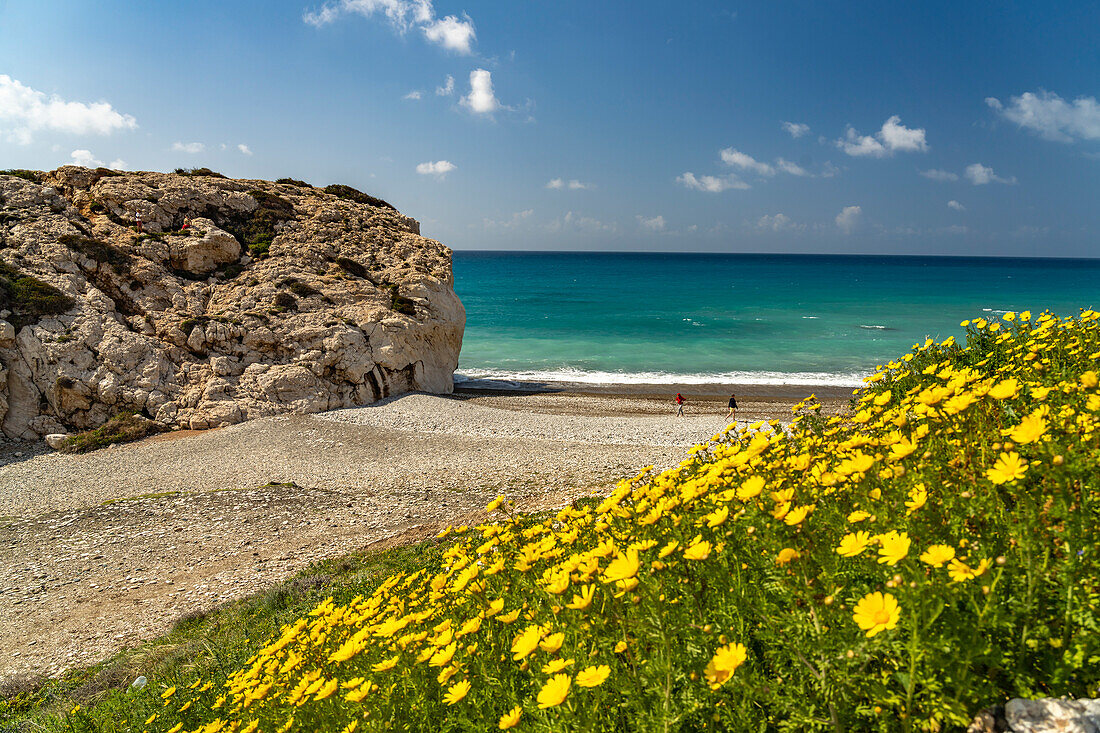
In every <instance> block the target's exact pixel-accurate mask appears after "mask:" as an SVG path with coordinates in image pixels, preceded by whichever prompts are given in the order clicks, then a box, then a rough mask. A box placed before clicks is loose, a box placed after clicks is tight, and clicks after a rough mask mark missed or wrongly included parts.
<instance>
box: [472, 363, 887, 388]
mask: <svg viewBox="0 0 1100 733" xmlns="http://www.w3.org/2000/svg"><path fill="white" fill-rule="evenodd" d="M866 376H867V373H863V372H847V373H834V372H765V371H760V372H751V371H738V372H712V373H701V374H670V373H668V372H604V371H585V370H580V369H569V368H562V369H546V370H516V371H509V370H504V369H466V370H464V371H462V372H456V373H455V384H456V385H461V386H463V387H470V388H474V389H478V388H482V389H489V388H492V389H524V388H527V387H529V386H530V385H531V383H546V382H551V383H554V384H566V385H570V384H576V385H612V384H808V385H814V384H820V385H828V386H833V387H862V386H863V379H864V377H866Z"/></svg>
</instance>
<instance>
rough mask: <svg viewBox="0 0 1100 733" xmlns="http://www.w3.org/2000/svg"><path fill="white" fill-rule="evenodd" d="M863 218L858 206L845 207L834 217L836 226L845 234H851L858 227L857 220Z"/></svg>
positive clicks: (861, 210)
mask: <svg viewBox="0 0 1100 733" xmlns="http://www.w3.org/2000/svg"><path fill="white" fill-rule="evenodd" d="M862 216H863V209H862V208H860V207H859V206H845V207H844V209H843V210H841V212H840V213H839V214H837V215H836V225H837V226H838V227H840V231H842V232H844V233H845V234H851V233H852V232H854V231H855V230H856V227H858V226H859V220H860V218H861V217H862Z"/></svg>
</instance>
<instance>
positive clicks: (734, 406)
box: [726, 394, 737, 423]
mask: <svg viewBox="0 0 1100 733" xmlns="http://www.w3.org/2000/svg"><path fill="white" fill-rule="evenodd" d="M729 406H730V411H729V414H728V415H726V422H727V423H731V422H735V421H736V419H737V418H735V417H734V413H735V412H736V411H737V395H735V394H731V395H730V402H729Z"/></svg>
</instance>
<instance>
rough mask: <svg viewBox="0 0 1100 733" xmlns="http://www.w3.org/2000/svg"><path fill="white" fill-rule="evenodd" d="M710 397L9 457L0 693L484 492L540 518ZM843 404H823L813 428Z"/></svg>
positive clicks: (575, 398) (168, 439)
mask: <svg viewBox="0 0 1100 733" xmlns="http://www.w3.org/2000/svg"><path fill="white" fill-rule="evenodd" d="M724 389H725V388H723V387H719V386H713V387H712V388H710V389H703V388H700V387H699V386H697V385H696V386H692V387H691V388H680V389H676V388H669V387H665V388H663V390H662V391H661V392H660V393H658V392H657V391H656V390H655V389H645V388H639V387H637V386H634V387H631V388H629V389H622V390H618V391H613V390H612V389H611V388H604V389H603V390H602V391H599V392H593V391H589V392H577V391H568V390H566V389H564V388H552V387H551V388H548V387H547V386H546V385H542V386H540V387H538V388H532V389H530V390H501V391H496V390H491V389H490V390H484V389H480V390H461V389H460V390H458V391H457V392H456V394H454V395H448V396H437V395H427V394H410V395H404V396H401V397H396V398H390V399H386V400H383V401H381V402H379V403H376V404H374V405H370V406H367V407H360V408H352V409H346V410H338V411H333V412H328V413H321V414H316V415H287V416H281V417H272V418H263V419H259V420H253V421H250V422H245V423H240V424H237V425H233V426H230V427H226V428H221V429H217V430H208V431H179V432H175V433H168V434H165V435H161V436H155V437H153V438H149V439H146V440H143V441H139V442H137V443H132V444H128V445H120V446H115V447H112V448H108V449H103V450H99V451H95V452H93V453H89V454H85V455H63V454H60V453H54V452H51V451H48V449H45V448H44V447H43V446H41V445H38V444H29V445H28V444H22V445H9V446H7V447H5V448H4V450H3V451H2V452H0V615H2V616H3V617H4V618H5V619H6V620H7V623H5V624H3V625H0V649H3V650H4V651H5V652H6V654H5V655H4V658H3V659H2V660H0V677H6V676H10V675H14V674H20V673H35V674H47V675H57V674H60V673H61V672H62V671H64V670H65V669H67V668H70V667H73V666H79V665H82V664H89V663H93V662H95V661H98V660H100V659H102V658H104V657H106V656H108V655H110V654H112V653H114V652H115V651H117V650H119V649H121V648H123V647H125V646H127V645H131V644H134V643H136V642H138V641H140V640H142V639H148V638H153V637H155V636H158V635H160V634H163V633H164V632H165V631H167V630H168V629H169V628H170V627H171V625H172V623H173V622H174V621H175V620H176V619H178V618H179V617H180V616H182V615H184V614H187V613H190V612H195V611H203V610H209V609H210V608H212V607H214V606H216V605H218V604H220V603H224V602H227V601H229V600H232V599H234V598H240V597H243V596H246V595H249V594H252V593H256V592H260V591H262V590H264V589H265V588H267V587H270V586H271V585H273V584H275V583H278V582H280V581H282V580H284V579H286V578H287V577H289V576H291V575H293V574H294V573H296V572H298V571H300V570H302V569H303V568H305V567H307V566H308V565H309V564H310V563H311V562H314V561H316V560H319V559H322V558H325V557H331V556H335V555H339V554H343V553H347V552H351V551H354V550H358V549H361V548H363V547H367V546H370V545H372V543H378V542H382V541H400V540H395V538H402V537H404V538H409V539H410V540H411V539H418V538H421V537H424V536H429V535H430V534H433V533H434V532H435V531H438V529H439V528H441V527H443V526H445V525H446V524H448V523H451V522H461V521H476V520H477V519H478V518H479V517H481V516H482V515H483V514H482V511H483V507H484V506H485V504H486V503H487V502H488V501H489V500H490V499H491V498H492V497H494V496H496V494H498V493H506V494H508V495H509V497H510V498H513V499H515V500H516V501H517V505H518V506H519V508H521V509H522V510H539V509H545V508H553V507H557V506H561V505H563V504H565V503H567V502H568V501H570V500H572V499H573V498H576V497H578V496H583V495H589V494H595V493H601V492H605V491H606V490H607V489H608V487H610V486H611V485H613V484H614V482H615V481H617V480H618V479H620V478H623V477H627V476H630V475H633V474H634V473H635V472H636V471H637V470H638V469H639V468H641V467H642V466H645V465H649V464H654V465H656V466H657V467H658V468H667V467H669V466H672V465H675V464H676V463H678V462H679V461H680V460H682V459H683V458H684V457H685V456H686V451H687V449H688V448H689V447H690V446H692V445H694V444H695V443H698V442H703V441H706V440H708V439H710V438H711V437H712V436H713V435H715V434H716V433H718V432H720V431H722V430H723V429H724V428H725V427H726V422H725V415H726V402H725V399H724V398H723V397H721V396H720V394H721V393H722V392H723V391H724ZM670 390H671V391H670ZM693 390H694V391H693ZM813 390H814V388H812V387H787V386H784V387H779V388H777V387H775V386H767V387H748V386H739V387H738V388H737V391H738V393H739V397H738V399H739V404H740V408H741V409H739V411H738V413H737V422H738V424H739V426H741V427H744V426H747V425H748V424H749V423H750V422H752V421H756V420H763V419H780V420H787V419H789V417H790V414H791V413H790V406H791V404H793V403H794V402H797V401H798V400H800V399H802V398H804V397H806V396H807V395H808V394H809V393H810V392H811V391H813ZM675 391H682V392H684V395H685V397H687V398H688V402H687V404H686V406H685V416H684V417H682V418H681V417H677V416H675V414H674V411H675V407H674V405H673V403H672V400H671V396H672V394H674V393H675ZM850 393H851V390H850V389H849V390H834V392H833V393H828V392H826V393H822V391H821V390H820V389H818V397H819V398H821V399H822V401H823V402H824V403H825V409H826V410H827V411H835V410H837V409H840V408H841V407H842V406H843V405H844V404H846V402H847V396H848V395H850ZM16 453H19V454H21V455H16Z"/></svg>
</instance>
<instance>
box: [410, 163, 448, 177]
mask: <svg viewBox="0 0 1100 733" xmlns="http://www.w3.org/2000/svg"><path fill="white" fill-rule="evenodd" d="M456 168H458V166H457V165H455V164H454V163H452V162H451V161H449V160H436V161H434V162H432V161H429V162H427V163H421V164H419V165H418V166H416V172H417V173H419V174H420V175H422V176H436V177H437V178H443V177H444V176H446V175H447V174H448V173H450V172H451V171H453V170H455V169H456Z"/></svg>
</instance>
